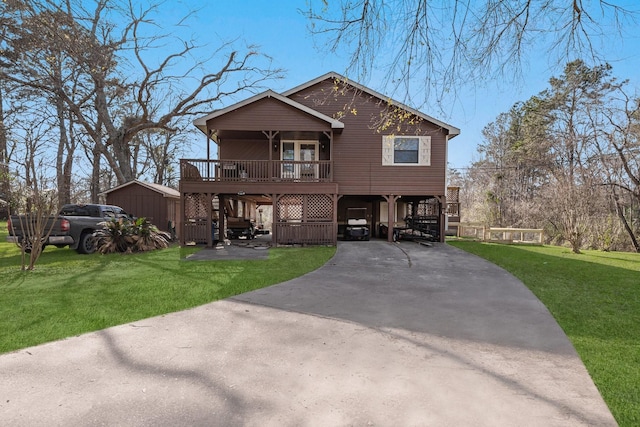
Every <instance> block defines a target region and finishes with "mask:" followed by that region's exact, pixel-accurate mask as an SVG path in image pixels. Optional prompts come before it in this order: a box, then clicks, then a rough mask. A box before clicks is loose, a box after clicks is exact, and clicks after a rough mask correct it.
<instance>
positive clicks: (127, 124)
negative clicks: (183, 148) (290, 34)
mask: <svg viewBox="0 0 640 427" xmlns="http://www.w3.org/2000/svg"><path fill="white" fill-rule="evenodd" d="M0 7H3V8H4V10H5V12H8V13H10V14H11V17H12V19H13V21H14V22H15V23H17V24H19V25H14V26H13V27H11V28H12V29H13V31H12V32H11V33H10V34H9V35H8V36H7V37H6V38H5V41H4V42H5V44H6V46H7V49H6V50H5V51H4V52H5V53H4V61H5V62H7V63H8V66H7V67H5V68H3V69H0V78H4V79H8V80H10V81H13V82H15V83H16V84H20V85H25V86H28V87H31V88H33V89H35V90H38V91H40V92H41V93H42V94H43V96H46V97H49V98H51V99H53V100H55V102H60V101H61V102H62V104H63V105H64V109H66V110H67V111H68V112H69V114H70V116H69V118H68V119H67V120H70V118H71V117H72V120H70V121H71V122H72V127H75V126H78V127H80V128H81V129H82V133H83V134H84V135H86V137H87V138H88V140H90V141H91V149H90V150H88V151H89V152H90V153H91V154H90V156H91V157H90V158H91V161H92V163H93V181H92V187H93V189H94V191H92V193H93V195H94V197H95V196H97V193H98V192H99V189H100V188H99V182H98V177H99V171H100V170H101V169H102V165H101V160H102V159H105V160H106V162H107V163H108V165H109V167H110V168H111V169H113V171H114V172H115V174H116V177H117V180H118V183H119V184H122V183H125V182H127V181H130V180H132V179H135V178H137V177H138V175H139V171H138V170H136V166H137V155H138V153H139V150H140V147H139V142H140V138H137V136H138V135H139V134H141V133H143V132H152V131H163V132H175V131H176V130H177V126H178V123H179V122H180V120H182V119H184V118H188V117H192V116H193V115H198V114H204V113H205V112H208V111H211V110H212V109H214V108H215V106H216V105H219V104H220V103H222V102H223V101H224V100H225V99H226V98H228V97H232V96H234V95H236V94H239V93H243V92H252V91H256V90H258V89H259V88H261V85H262V84H263V83H264V82H265V81H267V80H269V79H273V78H277V77H279V76H280V74H281V72H280V70H277V69H272V68H271V66H270V60H269V58H267V57H265V56H262V55H260V54H259V53H258V51H257V50H256V48H255V47H253V46H248V47H247V48H246V49H243V50H238V49H235V48H234V46H233V43H230V42H227V43H222V44H221V46H219V47H218V48H216V49H213V50H206V51H205V50H204V49H203V47H202V46H198V45H197V44H195V43H193V42H191V41H180V42H179V43H178V47H176V48H172V46H175V43H174V44H171V40H170V39H169V37H166V36H159V35H156V34H154V33H153V32H152V31H151V30H153V31H155V27H154V21H153V13H154V12H155V11H156V10H157V9H158V8H159V7H160V6H159V5H153V4H152V5H150V6H148V7H147V8H146V9H139V6H137V5H135V4H134V3H132V2H126V1H124V0H122V1H118V0H97V1H96V2H95V7H94V8H93V9H91V10H88V9H86V2H82V1H80V0H64V1H62V0H60V1H55V0H27V1H7V2H5V3H3V6H0ZM150 29H151V30H150ZM37 40H40V41H41V42H40V44H38V43H37V42H36V41H37ZM53 47H55V49H56V52H60V57H61V58H63V61H64V62H63V64H64V66H63V69H64V70H67V73H68V74H67V76H68V77H69V76H70V73H71V71H73V73H74V74H73V78H65V77H64V76H63V77H62V78H58V79H54V78H52V76H54V77H55V76H56V75H55V73H54V72H53V70H55V67H54V66H52V64H51V61H50V60H48V58H47V56H46V55H45V56H44V58H43V55H42V52H43V51H45V49H48V50H47V52H50V51H51V49H53ZM158 52H161V55H160V58H161V59H160V60H159V61H156V60H154V59H151V58H153V54H158ZM196 58H202V59H196ZM54 65H56V64H54ZM60 82H62V84H55V83H60ZM60 129H61V132H62V129H63V128H62V127H61V128H60ZM70 135H73V133H69V134H68V136H70ZM62 138H63V135H62V133H61V141H62ZM70 141H71V140H70V139H69V138H67V142H70ZM61 146H62V144H61Z"/></svg>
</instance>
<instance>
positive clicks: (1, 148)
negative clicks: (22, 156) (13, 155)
mask: <svg viewBox="0 0 640 427" xmlns="http://www.w3.org/2000/svg"><path fill="white" fill-rule="evenodd" d="M2 105H3V85H2V83H1V82H0V199H2V200H4V201H5V202H6V203H3V204H0V218H5V217H6V218H8V217H9V213H10V212H9V206H10V205H9V203H10V201H11V195H10V191H11V187H10V186H9V156H8V151H7V129H6V127H5V125H4V109H3V107H2Z"/></svg>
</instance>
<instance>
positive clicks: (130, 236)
mask: <svg viewBox="0 0 640 427" xmlns="http://www.w3.org/2000/svg"><path fill="white" fill-rule="evenodd" d="M100 225H101V226H102V229H101V230H98V231H97V232H96V234H95V237H96V245H97V246H96V247H97V250H98V252H100V253H102V254H108V253H113V252H123V253H131V252H147V251H152V250H154V249H162V248H166V247H167V246H169V240H170V238H171V236H170V235H169V233H166V232H164V231H160V230H158V228H157V227H156V226H155V225H153V224H152V223H151V222H149V221H148V220H147V219H146V218H144V217H142V218H138V219H136V220H135V221H133V220H131V219H128V218H117V219H115V218H114V219H112V220H109V221H104V222H101V223H100Z"/></svg>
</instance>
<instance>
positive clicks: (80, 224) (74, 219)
mask: <svg viewBox="0 0 640 427" xmlns="http://www.w3.org/2000/svg"><path fill="white" fill-rule="evenodd" d="M114 218H131V216H130V215H129V214H127V213H126V212H125V211H124V210H123V209H122V208H120V207H118V206H112V205H64V206H63V207H62V209H61V210H60V213H59V214H58V216H54V217H51V218H50V219H49V221H53V222H54V223H53V224H52V223H51V222H49V223H48V224H47V228H46V230H47V231H48V230H49V227H51V226H53V228H52V229H51V234H50V235H49V237H48V239H47V240H46V241H45V242H42V246H43V248H44V247H45V246H47V245H55V246H56V247H58V248H63V247H65V246H69V247H70V248H71V249H75V250H76V251H77V252H78V253H81V254H91V253H93V252H95V251H96V245H95V240H94V238H93V233H94V232H95V231H96V230H97V229H99V228H101V227H100V226H99V225H98V224H99V223H101V222H103V221H107V220H109V219H114ZM24 221H25V217H24V216H22V217H18V216H16V215H12V216H11V218H9V222H8V223H7V228H8V229H9V235H8V236H7V241H8V242H13V243H18V244H19V243H21V242H22V239H23V236H24V233H23V230H22V224H24ZM27 251H30V245H29V243H27Z"/></svg>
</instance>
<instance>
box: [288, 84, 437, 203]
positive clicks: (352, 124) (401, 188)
mask: <svg viewBox="0 0 640 427" xmlns="http://www.w3.org/2000/svg"><path fill="white" fill-rule="evenodd" d="M332 85H333V82H332V81H331V80H328V81H324V82H322V83H319V84H317V85H315V86H312V87H310V88H307V89H305V90H303V91H301V92H298V93H296V94H294V95H292V96H291V98H292V99H293V100H294V101H297V102H299V103H301V104H305V105H307V106H309V107H311V108H314V109H315V110H317V111H319V112H321V113H323V114H325V115H328V116H333V117H337V116H336V114H337V113H338V112H339V111H343V110H344V106H345V105H346V106H348V107H347V109H346V110H347V111H346V113H345V114H344V116H343V117H342V118H341V119H340V120H341V121H342V122H343V123H344V124H345V128H344V131H343V132H342V133H341V134H338V135H336V137H335V141H334V146H333V161H334V180H335V181H336V182H337V183H338V184H339V188H340V194H345V195H356V194H360V195H367V194H372V195H375V194H402V195H443V194H445V170H446V169H445V168H446V164H445V163H446V161H445V156H446V133H445V132H446V131H443V130H442V129H441V128H440V127H438V126H435V125H433V124H431V123H426V122H424V121H423V122H422V123H420V124H419V125H406V126H402V129H401V131H400V132H398V131H396V130H395V127H393V129H394V131H381V132H378V131H377V129H376V127H377V126H376V119H378V120H379V118H380V115H381V112H382V107H381V106H380V104H379V102H378V99H377V98H373V97H371V96H369V95H367V94H361V95H362V96H355V97H354V92H353V91H345V92H343V93H341V94H337V95H329V94H330V93H331V90H330V88H331V86H332ZM392 133H395V134H397V135H400V134H406V135H431V166H382V135H384V134H392Z"/></svg>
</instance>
